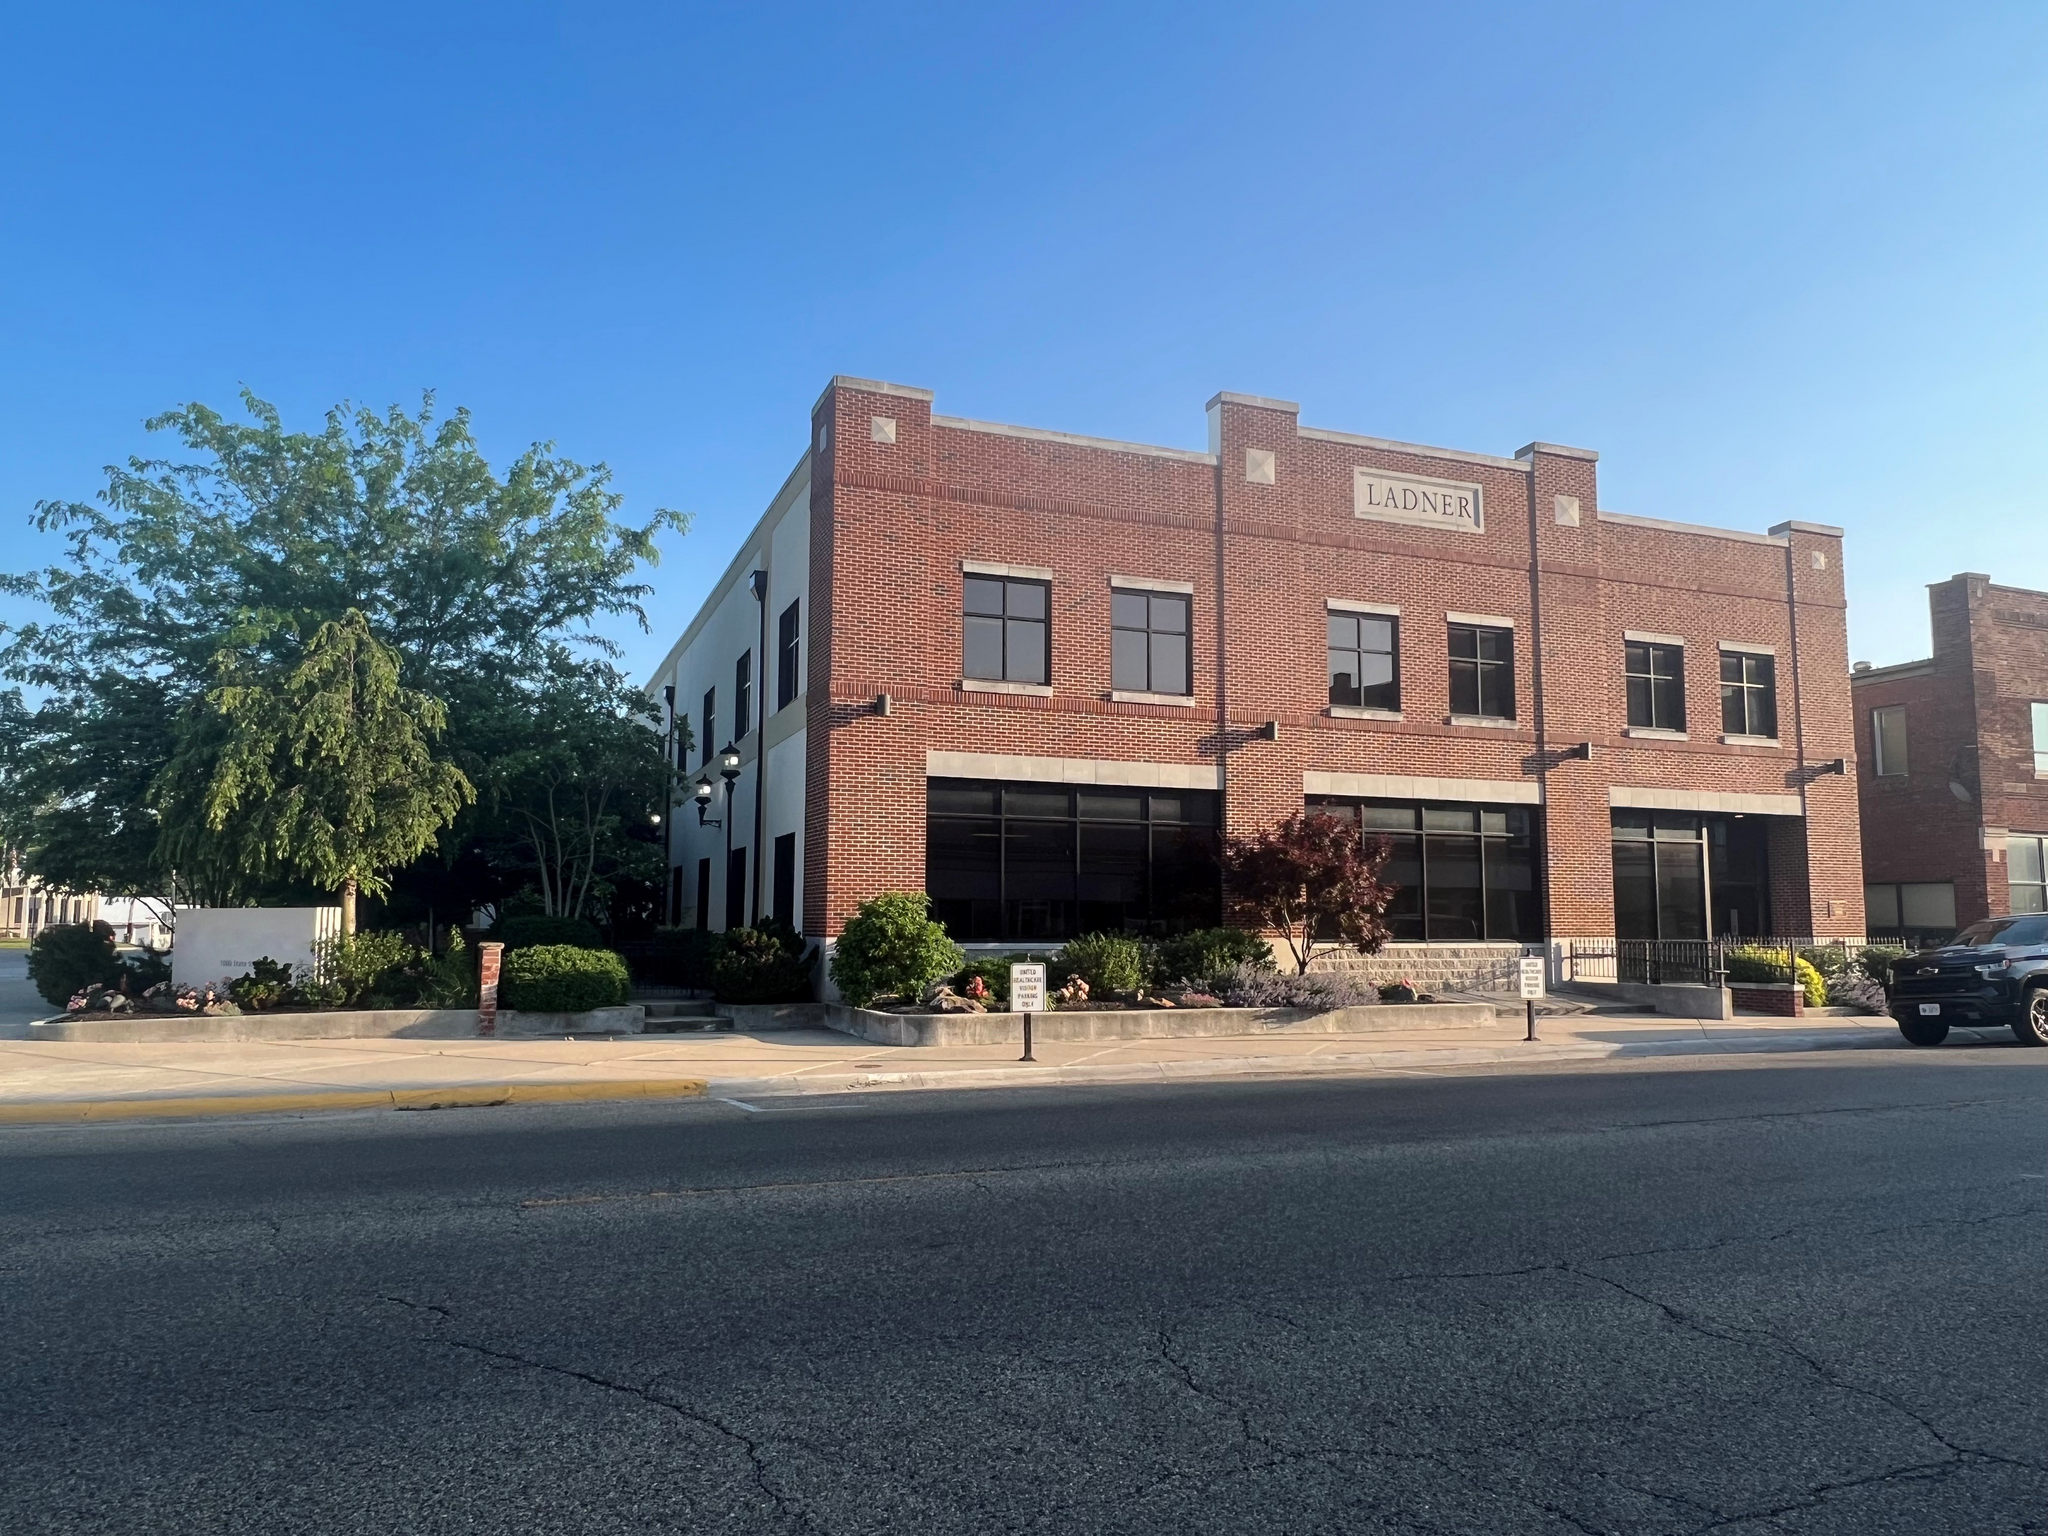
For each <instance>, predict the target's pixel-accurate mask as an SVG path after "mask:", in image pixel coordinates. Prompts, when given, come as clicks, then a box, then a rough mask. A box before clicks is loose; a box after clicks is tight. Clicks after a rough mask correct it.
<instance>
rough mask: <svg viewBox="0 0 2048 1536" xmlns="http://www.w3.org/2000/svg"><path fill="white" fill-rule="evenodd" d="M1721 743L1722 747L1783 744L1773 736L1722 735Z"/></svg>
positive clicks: (1774, 745) (1775, 745)
mask: <svg viewBox="0 0 2048 1536" xmlns="http://www.w3.org/2000/svg"><path fill="white" fill-rule="evenodd" d="M1721 745H1722V746H1724V747H1777V746H1782V745H1784V743H1782V742H1781V741H1779V740H1778V738H1777V737H1775V736H1723V737H1722V738H1721Z"/></svg>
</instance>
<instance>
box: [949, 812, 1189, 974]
mask: <svg viewBox="0 0 2048 1536" xmlns="http://www.w3.org/2000/svg"><path fill="white" fill-rule="evenodd" d="M926 794H927V800H926V804H927V817H926V828H927V831H926V844H925V888H926V890H927V891H928V892H929V894H930V895H931V898H932V913H933V915H934V916H935V917H937V918H938V920H939V921H940V922H942V923H944V924H945V925H946V929H947V931H948V932H949V933H951V934H952V936H953V937H954V938H955V939H960V940H967V941H974V940H985V939H1013V940H1019V941H1036V940H1046V941H1052V940H1059V939H1066V938H1071V937H1073V936H1074V935H1075V934H1078V933H1090V932H1096V931H1110V932H1133V933H1174V932H1179V931H1182V930H1184V929H1187V928H1191V927H1192V928H1201V927H1210V926H1213V925H1214V924H1215V923H1216V922H1217V921H1218V920H1219V918H1220V916H1221V906H1222V890H1221V881H1220V878H1219V876H1218V873H1217V865H1216V834H1215V831H1214V827H1215V822H1216V799H1217V796H1216V795H1215V793H1214V792H1213V791H1200V790H1172V791H1157V792H1155V791H1152V790H1145V789H1123V788H1112V787H1103V788H1089V789H1080V790H1073V789H1067V788H1065V787H1064V786H1060V785H1051V784H1001V785H998V784H990V783H983V782H977V781H969V780H959V779H932V780H929V781H928V785H927V791H926Z"/></svg>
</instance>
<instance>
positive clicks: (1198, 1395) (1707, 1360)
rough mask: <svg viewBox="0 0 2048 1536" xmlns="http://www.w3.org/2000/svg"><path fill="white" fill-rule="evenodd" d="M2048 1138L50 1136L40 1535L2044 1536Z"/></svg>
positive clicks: (1396, 1117)
mask: <svg viewBox="0 0 2048 1536" xmlns="http://www.w3.org/2000/svg"><path fill="white" fill-rule="evenodd" d="M757 1110H774V1111H776V1112H774V1113H762V1112H755V1111H757ZM2044 1111H2048V1052H2029V1051H2024V1050H2021V1049H2019V1048H2018V1047H2012V1048H2005V1049H2001V1048H1996V1047H1977V1048H1961V1049H1954V1048H1945V1049H1943V1050H1940V1051H1932V1052H1919V1053H1909V1052H1903V1051H1901V1052H1857V1053H1841V1054H1835V1055H1831V1056H1829V1057H1822V1058H1795V1057H1771V1058H1751V1059H1743V1060H1731V1061H1727V1062H1723V1063H1718V1064H1715V1065H1713V1066H1710V1067H1703V1066H1702V1065H1701V1063H1699V1062H1697V1061H1670V1062H1659V1063H1638V1064H1634V1065H1629V1066H1625V1067H1613V1066H1603V1067H1599V1068H1595V1069H1587V1068H1585V1067H1583V1066H1581V1067H1576V1068H1572V1069H1562V1068H1560V1069H1554V1070H1539V1071H1529V1072H1521V1073H1464V1074H1457V1075H1430V1074H1420V1073H1418V1074H1414V1075H1408V1076H1381V1077H1372V1078H1357V1079H1349V1080H1327V1079H1319V1080H1316V1081H1286V1080H1277V1081H1275V1080H1267V1081H1257V1082H1233V1083H1202V1084H1186V1085H1177V1086H1142V1087H1127V1088H1094V1089H1071V1090H1070V1089H1040V1090H1027V1091H1015V1092H1011V1091H1001V1092H997V1091H978V1092H958V1093H917V1094H910V1093H898V1094H889V1093H876V1094H870V1095H866V1096H846V1097H837V1098H821V1099H817V1100H783V1101H774V1102H771V1101H762V1102H761V1103H760V1104H759V1105H756V1106H752V1107H751V1108H749V1107H743V1106H739V1105H734V1104H727V1103H720V1102H718V1101H701V1102H691V1103H668V1104H661V1105H645V1104H641V1105H616V1106H573V1107H560V1106H557V1107H536V1108H526V1109H521V1108H506V1109H483V1110H467V1111H450V1112H442V1113H435V1114H401V1113H381V1114H371V1115H354V1116H334V1117H329V1118H310V1119H304V1120H294V1121H255V1120H250V1121H244V1122H239V1123H228V1122H209V1123H203V1124H192V1123H187V1124H176V1125H121V1126H84V1127H62V1128H37V1129H17V1130H11V1131H7V1132H4V1133H0V1295H4V1297H5V1298H6V1301H5V1309H4V1313H0V1468H4V1475H0V1529H5V1530H7V1531H9V1532H14V1533H29V1532H56V1531H66V1532H69V1531H91V1532H96V1533H112V1532H150V1533H163V1532H183V1531H195V1532H196V1531H204V1532H208V1533H224V1532H264V1533H275V1532H289V1531H320V1532H372V1531H374V1532H390V1531H406V1532H477V1531H516V1532H522V1533H523V1532H605V1533H617V1532H640V1531H650V1532H651V1531H679V1532H755V1531H759V1532H818V1533H831V1536H852V1533H857V1532H906V1531H916V1532H942V1533H945V1532H963V1533H964V1532H974V1533H987V1532H1027V1531H1030V1532H1051V1533H1067V1532H1151V1531H1174V1532H1218V1533H1222V1532H1263V1531H1273V1532H1283V1531H1284V1532H1373V1533H1377V1532H1424V1533H1440V1532H1485V1533H1517V1532H1538V1533H1541V1532H1561V1533H1562V1532H1582V1533H1583V1532H1613V1533H1630V1536H1636V1533H1650V1536H1656V1533H1673V1536H1679V1533H1694V1532H1705V1531H1716V1532H1732V1533H1757V1536H1761V1533H1771V1532H1800V1533H1808V1532H1812V1533H1818V1532H1855V1533H1858V1536H1868V1533H1878V1532H1893V1531H1897V1532H1913V1533H1928V1532H1948V1531H1955V1532H1971V1533H1980V1532H2008V1533H2014V1536H2021V1533H2029V1532H2033V1533H2048V1113H2044Z"/></svg>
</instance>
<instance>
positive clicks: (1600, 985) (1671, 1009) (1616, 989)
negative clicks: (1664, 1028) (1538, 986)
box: [1558, 981, 1735, 1019]
mask: <svg viewBox="0 0 2048 1536" xmlns="http://www.w3.org/2000/svg"><path fill="white" fill-rule="evenodd" d="M1558 991H1559V995H1560V996H1567V997H1597V998H1599V999H1601V1000H1602V1001H1603V1002H1606V1003H1610V1004H1612V1003H1637V1004H1640V1005H1641V1006H1642V1007H1644V1008H1646V1009H1648V1010H1650V1011H1651V1012H1652V1013H1661V1014H1666V1015H1668V1016H1669V1017H1671V1018H1674V1019H1732V1018H1734V1017H1735V1002H1734V1000H1733V999H1732V998H1731V997H1730V996H1729V995H1728V989H1727V988H1726V987H1707V986H1696V985H1687V984H1685V983H1681V982H1671V983H1665V984H1661V985H1657V986H1652V985H1650V984H1649V983H1648V982H1642V981H1574V982H1571V983H1569V984H1568V985H1567V986H1565V987H1560V988H1559V989H1558Z"/></svg>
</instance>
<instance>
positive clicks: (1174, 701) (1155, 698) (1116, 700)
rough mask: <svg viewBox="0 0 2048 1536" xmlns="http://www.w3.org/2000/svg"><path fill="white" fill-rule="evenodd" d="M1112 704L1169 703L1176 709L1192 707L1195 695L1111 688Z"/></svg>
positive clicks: (1110, 697)
mask: <svg viewBox="0 0 2048 1536" xmlns="http://www.w3.org/2000/svg"><path fill="white" fill-rule="evenodd" d="M1109 701H1110V703H1112V704H1170V705H1172V706H1174V707H1175V708H1176V709H1193V708H1194V707H1195V696H1194V695H1193V694H1191V693H1142V692H1139V691H1138V690H1136V689H1132V688H1112V689H1110V691H1109Z"/></svg>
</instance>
